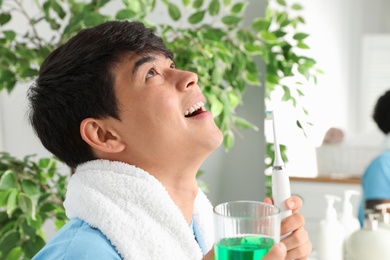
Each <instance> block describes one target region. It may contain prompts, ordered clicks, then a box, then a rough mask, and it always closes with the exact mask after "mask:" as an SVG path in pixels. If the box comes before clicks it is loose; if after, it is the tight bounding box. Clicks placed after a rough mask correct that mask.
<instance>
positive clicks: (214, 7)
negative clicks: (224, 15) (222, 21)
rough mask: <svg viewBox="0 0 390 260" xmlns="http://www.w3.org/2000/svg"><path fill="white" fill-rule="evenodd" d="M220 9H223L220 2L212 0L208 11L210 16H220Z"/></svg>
mask: <svg viewBox="0 0 390 260" xmlns="http://www.w3.org/2000/svg"><path fill="white" fill-rule="evenodd" d="M220 8H221V4H220V3H219V0H212V1H211V3H210V5H209V9H208V11H209V14H210V15H211V16H215V15H217V14H219V10H220Z"/></svg>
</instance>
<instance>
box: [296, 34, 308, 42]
mask: <svg viewBox="0 0 390 260" xmlns="http://www.w3.org/2000/svg"><path fill="white" fill-rule="evenodd" d="M308 36H309V35H308V34H307V33H296V34H295V35H294V37H293V38H294V39H295V40H298V41H301V40H303V39H305V38H307V37H308Z"/></svg>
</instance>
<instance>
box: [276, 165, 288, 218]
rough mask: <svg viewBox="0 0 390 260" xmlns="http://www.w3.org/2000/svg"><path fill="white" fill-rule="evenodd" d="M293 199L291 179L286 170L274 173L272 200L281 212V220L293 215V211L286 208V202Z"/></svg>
mask: <svg viewBox="0 0 390 260" xmlns="http://www.w3.org/2000/svg"><path fill="white" fill-rule="evenodd" d="M290 197H291V191H290V179H289V177H288V175H287V173H286V172H285V171H284V170H274V171H273V172H272V198H273V201H274V205H275V206H276V207H278V208H279V209H280V210H281V219H282V220H283V219H285V218H286V217H288V216H290V215H291V213H292V212H291V210H289V209H287V207H286V200H287V199H288V198H290Z"/></svg>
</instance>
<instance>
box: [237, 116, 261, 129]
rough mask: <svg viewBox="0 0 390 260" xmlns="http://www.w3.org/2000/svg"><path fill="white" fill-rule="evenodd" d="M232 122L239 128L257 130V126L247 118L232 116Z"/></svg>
mask: <svg viewBox="0 0 390 260" xmlns="http://www.w3.org/2000/svg"><path fill="white" fill-rule="evenodd" d="M233 123H234V125H235V126H237V127H238V128H240V129H253V130H255V131H258V130H259V128H258V127H257V126H255V125H254V124H252V123H251V122H249V121H248V120H246V119H244V118H241V117H237V116H235V117H233Z"/></svg>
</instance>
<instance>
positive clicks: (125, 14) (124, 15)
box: [115, 9, 137, 20]
mask: <svg viewBox="0 0 390 260" xmlns="http://www.w3.org/2000/svg"><path fill="white" fill-rule="evenodd" d="M135 16H137V13H136V12H134V11H133V10H131V9H122V10H120V11H118V12H117V13H116V15H115V18H116V19H118V20H130V19H132V18H134V17H135Z"/></svg>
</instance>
